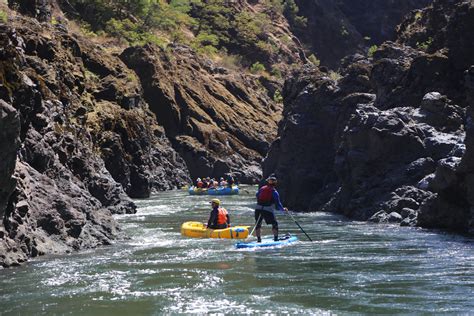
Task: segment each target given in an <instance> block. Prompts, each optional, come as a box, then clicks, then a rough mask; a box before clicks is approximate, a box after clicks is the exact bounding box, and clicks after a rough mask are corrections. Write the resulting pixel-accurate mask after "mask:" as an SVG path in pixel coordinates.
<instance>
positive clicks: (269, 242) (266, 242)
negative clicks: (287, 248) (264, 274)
mask: <svg viewBox="0 0 474 316" xmlns="http://www.w3.org/2000/svg"><path fill="white" fill-rule="evenodd" d="M297 240H298V238H297V237H296V236H290V237H288V238H282V239H280V240H278V241H274V240H273V237H263V238H262V242H256V241H253V242H238V243H236V244H235V247H236V248H260V247H275V246H282V245H287V244H291V243H294V242H295V241H297Z"/></svg>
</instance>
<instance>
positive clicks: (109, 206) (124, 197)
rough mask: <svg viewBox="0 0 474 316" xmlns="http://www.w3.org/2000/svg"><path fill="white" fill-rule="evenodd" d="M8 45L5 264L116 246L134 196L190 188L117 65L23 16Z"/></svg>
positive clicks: (1, 237)
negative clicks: (118, 219) (121, 218)
mask: <svg viewBox="0 0 474 316" xmlns="http://www.w3.org/2000/svg"><path fill="white" fill-rule="evenodd" d="M0 43H1V50H0V55H1V58H0V99H1V102H0V105H1V111H0V113H1V115H0V124H1V125H0V143H1V145H2V150H1V151H0V155H1V166H0V167H1V168H0V172H1V177H0V181H1V188H0V214H1V215H2V224H1V225H0V265H3V266H9V265H15V264H18V263H20V262H23V261H25V260H26V259H27V258H28V257H34V256H37V255H41V254H45V253H64V252H67V251H71V250H76V249H82V248H89V247H95V246H97V245H103V244H109V243H110V242H111V240H113V239H114V238H115V236H116V235H117V227H116V223H115V220H114V219H113V217H112V214H113V213H121V214H123V213H133V212H135V209H136V206H135V205H134V203H133V202H132V201H131V199H130V197H129V196H131V197H147V196H149V195H150V193H151V192H152V191H153V190H162V189H170V188H176V187H178V186H180V185H182V184H184V183H186V182H188V181H189V178H188V171H187V168H186V165H185V163H184V161H183V160H182V159H181V158H180V157H179V155H178V154H177V153H176V151H174V150H173V149H172V147H171V144H170V142H169V141H168V139H167V138H166V136H165V134H164V129H163V128H162V127H160V126H159V125H158V124H157V123H156V120H155V118H154V115H153V113H152V112H150V110H149V109H148V105H147V104H146V103H145V101H144V100H143V97H142V91H141V86H140V85H139V82H138V79H137V78H136V76H135V75H134V73H133V72H132V71H130V70H128V69H127V67H126V66H125V65H124V64H123V63H122V62H121V61H120V59H119V58H117V57H114V56H112V55H110V54H109V53H107V52H105V51H104V50H103V49H101V48H100V47H99V46H97V45H96V44H92V43H90V42H88V41H87V40H86V39H83V38H81V37H77V36H74V35H71V34H70V33H69V32H68V31H67V27H66V25H63V24H61V23H59V24H56V25H55V26H51V25H50V24H39V23H38V22H37V21H35V20H32V19H27V18H23V17H21V16H18V17H17V18H13V17H12V18H11V19H10V20H9V25H4V24H3V25H0ZM15 161H17V162H16V165H15ZM13 170H14V177H13V178H12V172H13Z"/></svg>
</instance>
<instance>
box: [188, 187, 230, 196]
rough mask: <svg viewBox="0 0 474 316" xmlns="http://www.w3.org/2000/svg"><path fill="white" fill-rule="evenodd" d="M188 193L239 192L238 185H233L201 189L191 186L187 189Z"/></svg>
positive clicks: (221, 193) (226, 193)
mask: <svg viewBox="0 0 474 316" xmlns="http://www.w3.org/2000/svg"><path fill="white" fill-rule="evenodd" d="M188 192H189V194H190V195H206V194H207V195H237V194H239V187H238V186H233V187H232V188H229V187H218V188H212V189H202V188H196V187H195V186H192V187H190V188H189V190H188Z"/></svg>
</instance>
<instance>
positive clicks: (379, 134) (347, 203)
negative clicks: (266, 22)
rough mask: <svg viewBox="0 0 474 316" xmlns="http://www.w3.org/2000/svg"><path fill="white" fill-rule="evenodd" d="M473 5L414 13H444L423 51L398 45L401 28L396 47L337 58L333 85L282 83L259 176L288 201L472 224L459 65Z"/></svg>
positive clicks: (405, 39)
mask: <svg viewBox="0 0 474 316" xmlns="http://www.w3.org/2000/svg"><path fill="white" fill-rule="evenodd" d="M473 6H474V4H473V3H472V2H470V1H464V2H463V1H459V2H452V1H435V3H434V4H433V7H432V8H429V9H426V10H423V11H422V12H423V14H424V15H425V19H427V20H431V19H434V18H435V16H436V15H437V14H439V13H440V12H444V14H446V15H447V16H445V17H444V20H445V21H446V24H445V26H443V27H442V28H440V30H439V32H441V33H444V35H443V36H441V35H439V36H438V35H437V34H438V33H436V32H435V31H434V30H433V34H434V35H433V39H434V38H437V39H438V40H433V41H430V42H432V43H433V45H434V46H432V47H431V46H430V45H431V44H430V45H428V46H430V47H426V46H425V45H420V44H419V42H418V45H417V44H415V45H414V47H410V46H407V45H405V44H404V43H406V44H410V43H411V41H412V40H411V37H410V36H409V35H408V34H406V30H405V31H403V27H402V28H401V30H402V31H401V33H400V34H401V35H400V38H399V40H398V43H393V42H386V43H385V44H383V45H382V46H381V47H380V48H379V49H378V51H377V52H375V54H374V56H373V58H370V59H367V58H365V57H363V56H353V57H351V58H347V59H345V61H344V62H343V65H342V78H341V79H340V80H338V81H334V80H330V79H329V78H326V75H325V74H324V73H319V72H317V71H316V72H313V73H311V74H310V75H309V76H308V74H303V75H301V74H295V77H294V79H292V80H290V81H288V82H287V84H286V85H285V94H284V96H285V109H284V119H283V120H282V122H281V123H280V126H279V139H278V140H277V142H275V143H274V144H273V145H272V149H271V150H270V153H269V155H268V157H267V158H266V160H265V163H264V174H269V173H271V172H274V171H275V172H276V173H277V174H278V175H279V176H280V177H281V190H282V192H283V195H284V197H285V200H286V201H287V202H288V203H289V205H290V206H293V207H296V208H298V209H300V210H318V209H320V210H328V211H337V212H341V213H343V214H345V215H347V216H349V217H352V218H357V219H362V220H367V219H371V220H372V221H376V222H399V223H401V224H402V225H420V226H424V227H440V228H447V229H453V230H457V231H461V232H468V231H471V230H472V222H473V221H472V215H471V211H470V209H471V208H470V207H471V206H470V205H472V204H471V202H470V201H471V197H470V191H471V189H470V186H471V183H470V182H469V175H470V167H469V164H470V161H471V160H470V159H469V158H470V139H471V136H470V125H471V124H470V120H471V119H470V118H467V117H466V108H469V105H470V104H471V102H472V99H470V96H469V93H470V92H469V91H470V90H469V89H470V84H471V82H472V79H471V76H470V73H471V72H470V71H472V70H469V71H467V72H466V73H467V75H465V71H466V69H468V68H469V66H470V65H472V64H474V61H473V60H472V58H473V57H472V56H473V55H474V54H473V50H472V44H471V43H472V41H471V40H470V39H471V38H472V34H471V32H470V31H469V29H472V21H473V19H472V12H473ZM415 14H416V13H415ZM411 19H412V18H411ZM417 21H418V20H417ZM407 23H408V22H405V24H404V25H407ZM405 29H407V27H405ZM411 29H412V30H419V29H420V28H415V27H412V28H411ZM451 32H452V35H451ZM413 36H418V32H417V31H414V32H413ZM451 36H453V38H452V37H451ZM443 38H444V39H445V40H444V42H443V41H441V39H443ZM448 39H449V40H448ZM452 42H453V43H456V44H452V45H455V46H457V45H461V46H462V48H459V47H454V46H450V45H451V43H452ZM435 47H437V48H435ZM459 57H463V59H462V61H459V60H458V58H459ZM463 68H464V70H462V69H463ZM469 69H471V68H469ZM466 76H467V77H466ZM468 112H469V113H470V108H469V111H468ZM328 120H331V122H332V124H328V123H327V121H328ZM466 122H467V125H466ZM302 131H305V132H304V133H303V132H302ZM466 131H467V136H466ZM465 137H466V141H464V139H465ZM295 142H297V143H299V144H300V145H299V146H296V147H293V146H292V144H293V143H295ZM288 148H289V149H288ZM302 148H304V149H302ZM323 153H324V154H323ZM291 165H296V166H297V167H296V168H289V166H291ZM335 175H336V176H335Z"/></svg>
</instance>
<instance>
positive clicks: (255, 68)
mask: <svg viewBox="0 0 474 316" xmlns="http://www.w3.org/2000/svg"><path fill="white" fill-rule="evenodd" d="M265 71H266V69H265V66H264V65H263V64H262V63H260V62H258V61H257V62H255V63H254V64H252V66H250V72H251V73H253V74H261V73H263V72H265Z"/></svg>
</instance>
